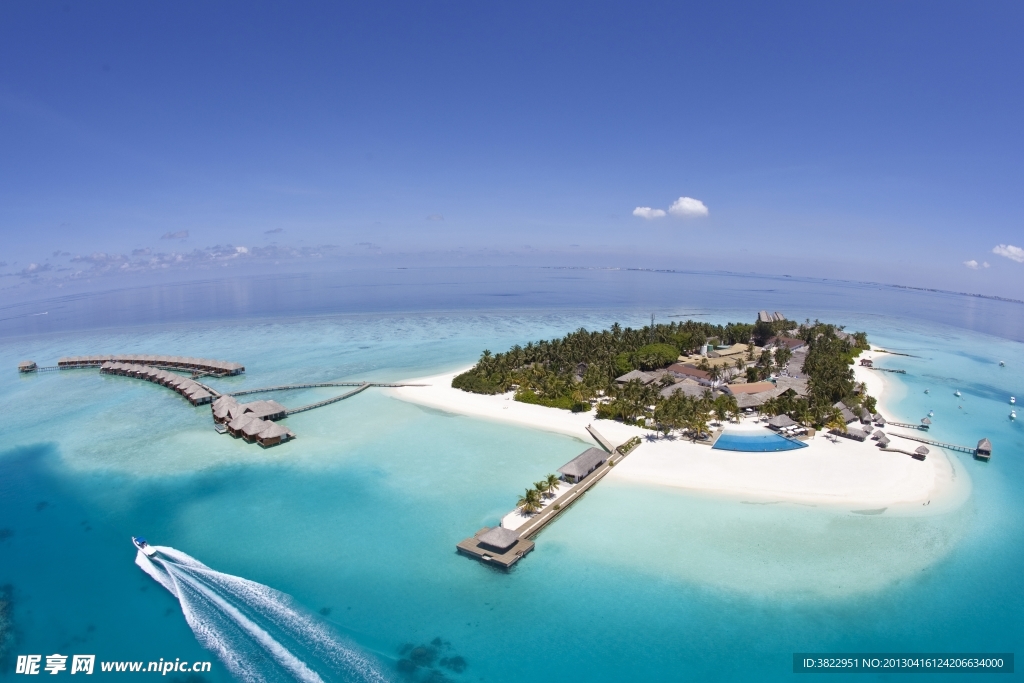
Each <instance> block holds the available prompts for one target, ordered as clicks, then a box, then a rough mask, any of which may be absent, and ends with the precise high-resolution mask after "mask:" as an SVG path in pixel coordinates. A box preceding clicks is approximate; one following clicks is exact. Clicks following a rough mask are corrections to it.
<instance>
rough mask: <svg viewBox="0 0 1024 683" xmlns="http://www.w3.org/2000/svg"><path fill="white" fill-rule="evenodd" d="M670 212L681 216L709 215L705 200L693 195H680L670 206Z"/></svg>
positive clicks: (696, 216)
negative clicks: (695, 197)
mask: <svg viewBox="0 0 1024 683" xmlns="http://www.w3.org/2000/svg"><path fill="white" fill-rule="evenodd" d="M668 212H669V213H670V214H672V215H673V216H678V217H679V218H698V217H702V216H707V215H708V207H706V206H704V202H702V201H701V200H699V199H694V198H693V197H680V198H679V199H677V200H675V201H674V202H672V206H670V207H668Z"/></svg>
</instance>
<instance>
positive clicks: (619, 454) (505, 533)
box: [455, 426, 640, 569]
mask: <svg viewBox="0 0 1024 683" xmlns="http://www.w3.org/2000/svg"><path fill="white" fill-rule="evenodd" d="M587 431H588V432H590V434H591V435H592V436H593V437H594V440H595V441H597V442H598V443H599V444H601V445H602V446H605V445H606V444H607V446H605V448H606V450H607V451H608V458H607V459H605V460H604V461H603V462H601V463H600V464H599V465H597V466H596V467H595V469H593V470H592V471H591V472H589V473H588V474H586V475H585V476H583V477H582V478H581V479H579V481H578V482H577V483H575V484H573V486H572V487H571V488H570V489H569V490H568V491H566V492H564V493H563V494H562V495H560V496H558V497H557V498H555V499H554V500H552V501H550V502H549V503H548V504H547V505H546V506H545V507H544V508H543V509H542V510H541V511H540V512H538V513H537V514H535V515H534V516H533V517H532V518H530V521H528V522H526V523H525V524H523V525H522V526H520V527H519V528H517V529H505V528H503V527H501V526H496V527H484V528H483V529H480V530H479V531H477V532H476V533H475V534H473V535H472V536H470V537H469V538H466V539H463V540H461V541H459V542H458V543H457V544H456V545H455V548H456V551H457V552H459V553H461V554H463V555H466V556H468V557H472V558H474V559H477V560H480V561H482V562H485V563H487V564H493V565H495V566H498V567H501V568H503V569H509V568H511V567H512V566H513V565H514V564H515V563H516V562H518V561H519V560H521V559H523V558H524V557H526V555H527V554H529V553H530V552H531V551H533V549H534V547H535V543H534V541H533V539H534V538H536V536H537V534H539V533H540V532H541V531H542V530H543V529H544V528H545V527H547V525H549V524H551V522H553V521H555V519H557V518H558V516H559V515H561V514H562V513H563V512H565V511H566V510H568V509H569V508H570V507H571V506H572V505H573V504H574V503H575V502H576V501H578V500H579V499H580V498H581V497H582V496H583V494H585V493H586V492H587V491H589V490H590V489H592V488H593V487H594V486H596V485H597V483H598V482H599V481H601V480H602V479H603V478H604V477H605V476H606V475H607V474H608V473H609V472H610V471H611V469H612V467H614V466H615V465H617V464H618V463H620V462H622V459H623V458H625V457H626V456H627V455H629V453H630V452H632V451H633V450H634V449H635V448H636V447H637V446H638V445H639V444H640V440H639V439H637V438H635V437H634V438H633V439H630V440H629V441H627V442H626V443H624V444H622V445H620V446H618V447H616V448H611V442H610V441H608V440H607V439H606V438H604V437H603V436H601V435H600V434H599V433H598V432H597V430H595V429H594V428H593V427H592V426H588V427H587ZM597 452H598V453H600V451H597ZM588 453H589V451H585V452H584V453H582V454H581V455H580V456H578V457H577V458H576V459H575V460H573V461H572V462H570V463H567V464H566V465H565V466H563V467H562V468H561V469H562V470H566V469H567V468H568V466H569V465H571V464H572V463H573V462H576V460H579V459H580V458H582V457H583V456H585V455H587V454H588ZM569 478H571V477H570V475H563V479H569Z"/></svg>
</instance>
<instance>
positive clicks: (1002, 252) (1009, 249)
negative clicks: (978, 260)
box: [992, 244, 1024, 263]
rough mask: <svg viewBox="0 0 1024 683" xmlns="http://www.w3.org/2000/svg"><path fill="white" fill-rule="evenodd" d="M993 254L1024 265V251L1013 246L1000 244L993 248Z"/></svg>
mask: <svg viewBox="0 0 1024 683" xmlns="http://www.w3.org/2000/svg"><path fill="white" fill-rule="evenodd" d="M992 253H993V254H997V255H999V256H1005V257H1006V258H1008V259H1010V260H1011V261H1016V262H1017V263H1024V249H1021V248H1020V247H1015V246H1013V245H1012V244H998V245H996V246H994V247H992Z"/></svg>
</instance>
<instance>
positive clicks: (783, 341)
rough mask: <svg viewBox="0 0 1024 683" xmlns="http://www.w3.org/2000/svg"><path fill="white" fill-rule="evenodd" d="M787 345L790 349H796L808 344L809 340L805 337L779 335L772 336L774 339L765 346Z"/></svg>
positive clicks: (777, 346) (778, 346)
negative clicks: (806, 340)
mask: <svg viewBox="0 0 1024 683" xmlns="http://www.w3.org/2000/svg"><path fill="white" fill-rule="evenodd" d="M782 346H785V347H786V348H787V349H789V350H790V351H796V350H797V349H802V348H804V347H805V346H807V342H805V341H804V340H803V339H797V338H796V337H784V336H782V335H779V336H778V337H772V339H771V340H770V341H769V342H768V343H767V344H765V348H780V347H782Z"/></svg>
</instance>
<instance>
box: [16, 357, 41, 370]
mask: <svg viewBox="0 0 1024 683" xmlns="http://www.w3.org/2000/svg"><path fill="white" fill-rule="evenodd" d="M38 369H39V368H38V366H37V365H36V362H35V361H34V360H23V361H21V362H20V363H18V372H35V371H36V370H38Z"/></svg>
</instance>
